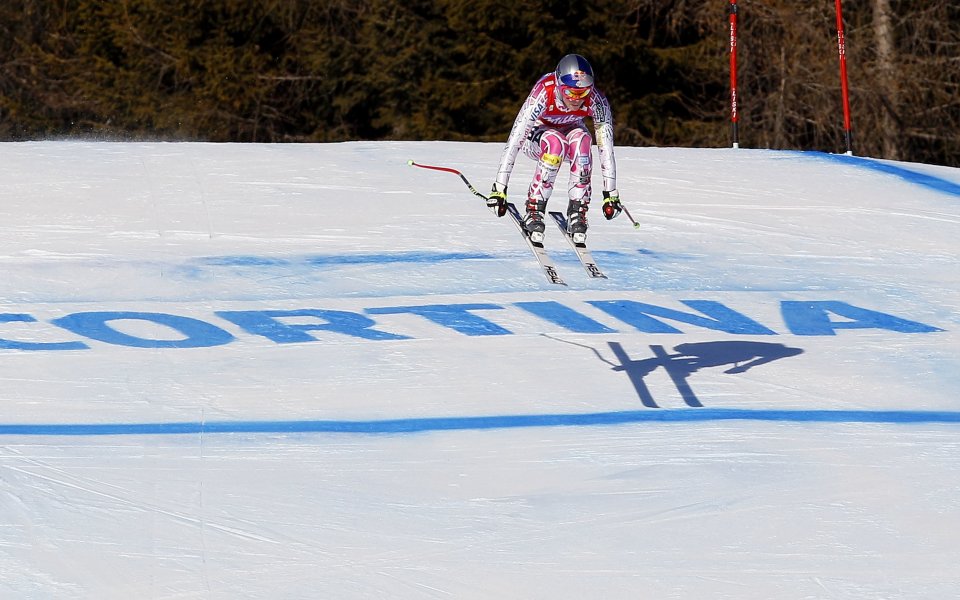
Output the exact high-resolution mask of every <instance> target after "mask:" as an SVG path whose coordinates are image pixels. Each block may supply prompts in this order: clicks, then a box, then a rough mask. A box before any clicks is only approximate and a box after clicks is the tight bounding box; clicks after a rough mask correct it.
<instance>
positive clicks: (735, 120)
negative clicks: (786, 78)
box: [728, 0, 839, 148]
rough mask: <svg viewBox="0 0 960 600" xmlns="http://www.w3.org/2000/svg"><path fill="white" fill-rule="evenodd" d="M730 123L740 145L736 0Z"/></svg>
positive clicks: (734, 2) (732, 0) (732, 2)
mask: <svg viewBox="0 0 960 600" xmlns="http://www.w3.org/2000/svg"><path fill="white" fill-rule="evenodd" d="M837 1H838V2H839V0H837ZM728 12H729V13H730V123H731V124H732V125H733V147H734V148H739V147H740V115H739V114H738V113H737V108H738V107H737V12H738V9H737V0H730V6H729V9H728Z"/></svg>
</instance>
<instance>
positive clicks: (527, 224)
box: [523, 198, 547, 244]
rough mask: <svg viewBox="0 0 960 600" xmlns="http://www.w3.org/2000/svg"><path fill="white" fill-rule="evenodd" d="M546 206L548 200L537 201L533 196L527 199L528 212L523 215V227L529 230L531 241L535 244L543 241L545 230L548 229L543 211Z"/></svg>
mask: <svg viewBox="0 0 960 600" xmlns="http://www.w3.org/2000/svg"><path fill="white" fill-rule="evenodd" d="M546 208H547V203H546V202H537V201H536V200H534V199H532V198H530V199H528V200H527V214H526V215H525V216H524V217H523V228H524V229H526V230H527V235H529V236H530V241H531V242H533V243H535V244H539V243H541V242H543V232H544V230H545V229H546V227H545V226H544V224H543V211H544V210H545V209H546Z"/></svg>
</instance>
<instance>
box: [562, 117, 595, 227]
mask: <svg viewBox="0 0 960 600" xmlns="http://www.w3.org/2000/svg"><path fill="white" fill-rule="evenodd" d="M567 139H568V140H569V144H568V145H567V158H568V159H569V160H570V181H569V183H568V185H567V194H568V196H569V198H570V202H569V203H568V204H567V231H568V232H569V233H570V234H571V235H572V236H573V238H574V241H575V242H583V241H585V240H586V235H587V210H589V209H590V194H591V186H590V179H591V174H592V173H593V153H592V152H591V150H592V146H593V138H592V137H591V136H590V133H589V132H588V131H587V130H586V129H583V128H577V129H574V130H573V131H571V132H570V133H568V134H567Z"/></svg>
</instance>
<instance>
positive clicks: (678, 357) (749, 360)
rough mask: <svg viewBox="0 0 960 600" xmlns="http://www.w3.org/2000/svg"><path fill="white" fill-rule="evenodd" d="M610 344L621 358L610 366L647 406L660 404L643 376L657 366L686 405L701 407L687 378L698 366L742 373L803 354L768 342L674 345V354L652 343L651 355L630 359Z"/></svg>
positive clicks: (620, 349) (621, 347)
mask: <svg viewBox="0 0 960 600" xmlns="http://www.w3.org/2000/svg"><path fill="white" fill-rule="evenodd" d="M609 345H610V349H611V350H612V351H613V353H614V355H615V356H616V357H617V360H619V361H620V364H619V365H613V370H614V371H625V372H626V373H627V376H628V377H629V378H630V381H631V383H633V386H634V388H636V390H637V394H638V395H639V396H640V401H641V402H643V405H644V406H646V407H649V408H659V406H658V405H657V403H656V401H655V400H654V399H653V396H652V395H651V394H650V390H649V389H648V388H647V384H646V382H644V377H646V376H647V375H649V374H650V373H651V372H652V371H654V370H655V369H657V368H658V367H663V369H664V370H665V371H666V372H667V374H668V375H669V376H670V379H672V380H673V383H674V385H676V386H677V390H679V392H680V395H681V396H682V397H683V401H684V402H686V403H687V406H695V407H700V406H703V404H701V403H700V400H698V399H697V396H696V394H694V393H693V390H692V389H691V388H690V384H688V383H687V378H688V377H689V376H690V375H692V374H693V373H696V372H697V371H699V370H700V369H704V368H707V367H720V366H723V365H733V366H732V367H731V368H729V369H727V370H726V371H724V373H730V374H736V373H744V372H746V371H747V370H749V369H752V368H753V367H756V366H759V365H763V364H766V363H769V362H773V361H775V360H778V359H781V358H787V357H790V356H796V355H798V354H802V353H803V350H801V349H800V348H789V347H787V346H785V345H783V344H771V343H767V342H698V343H688V344H680V345H679V346H675V347H674V350H675V351H676V354H668V353H667V352H666V351H665V350H664V349H663V346H657V345H651V346H650V350H652V351H653V354H654V357H653V358H647V359H643V360H632V359H631V358H630V357H629V356H628V355H627V353H626V351H624V349H623V346H622V345H620V343H619V342H609ZM604 362H608V361H604ZM608 364H613V363H609V362H608Z"/></svg>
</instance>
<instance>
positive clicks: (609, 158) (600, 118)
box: [593, 92, 617, 192]
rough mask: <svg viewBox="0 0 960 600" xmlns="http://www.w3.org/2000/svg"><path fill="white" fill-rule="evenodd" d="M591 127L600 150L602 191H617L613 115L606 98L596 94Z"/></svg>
mask: <svg viewBox="0 0 960 600" xmlns="http://www.w3.org/2000/svg"><path fill="white" fill-rule="evenodd" d="M593 125H594V128H595V133H596V136H597V148H598V149H599V150H600V172H601V173H602V174H603V191H605V192H614V191H616V189H617V161H616V159H615V158H614V155H613V113H612V112H611V111H610V103H609V102H608V101H607V97H606V96H604V95H603V94H601V93H600V92H596V95H595V98H594V102H593Z"/></svg>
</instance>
